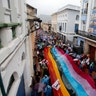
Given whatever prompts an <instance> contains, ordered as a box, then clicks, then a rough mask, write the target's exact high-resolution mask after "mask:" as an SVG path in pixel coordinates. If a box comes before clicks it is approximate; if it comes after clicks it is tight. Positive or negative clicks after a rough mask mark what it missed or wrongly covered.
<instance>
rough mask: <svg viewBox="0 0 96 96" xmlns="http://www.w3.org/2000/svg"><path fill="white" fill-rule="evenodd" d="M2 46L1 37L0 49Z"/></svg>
mask: <svg viewBox="0 0 96 96" xmlns="http://www.w3.org/2000/svg"><path fill="white" fill-rule="evenodd" d="M2 47H3V46H2V43H1V39H0V49H1V48H2Z"/></svg>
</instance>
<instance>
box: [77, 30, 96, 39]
mask: <svg viewBox="0 0 96 96" xmlns="http://www.w3.org/2000/svg"><path fill="white" fill-rule="evenodd" d="M77 34H78V35H80V36H83V37H86V38H88V39H92V40H95V41H96V32H92V33H91V32H85V31H81V30H79V31H78V33H77Z"/></svg>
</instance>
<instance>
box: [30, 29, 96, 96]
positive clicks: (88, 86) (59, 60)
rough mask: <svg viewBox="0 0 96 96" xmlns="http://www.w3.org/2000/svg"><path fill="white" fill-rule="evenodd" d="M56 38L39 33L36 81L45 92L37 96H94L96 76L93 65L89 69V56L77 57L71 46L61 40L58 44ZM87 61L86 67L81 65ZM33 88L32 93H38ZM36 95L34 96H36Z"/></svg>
mask: <svg viewBox="0 0 96 96" xmlns="http://www.w3.org/2000/svg"><path fill="white" fill-rule="evenodd" d="M55 38H56V36H53V35H52V33H48V32H44V31H43V30H38V31H37V39H36V53H37V58H38V59H34V60H35V61H36V62H37V64H36V65H34V66H35V67H34V71H35V81H36V80H37V81H38V79H36V78H38V77H39V78H40V80H39V83H41V84H43V85H40V86H39V85H38V86H39V87H40V88H41V89H42V90H41V91H40V92H37V94H39V95H40V96H95V94H96V91H94V89H96V79H95V78H94V77H95V76H96V73H95V71H94V65H93V63H92V64H90V65H87V63H88V62H87V60H88V56H89V55H87V56H84V54H77V53H76V52H74V51H73V48H72V47H71V46H70V44H64V43H63V41H62V39H60V38H59V39H56V40H55ZM85 58H86V59H85ZM84 60H86V61H85V62H86V63H82V62H83V61H84ZM95 67H96V66H95ZM86 81H87V82H86ZM35 83H36V82H35ZM36 84H37V83H36ZM34 86H36V85H34ZM34 86H33V87H32V88H33V90H35V89H34ZM39 87H38V88H39ZM48 88H49V89H48ZM38 90H39V89H38ZM35 91H36V90H35ZM35 91H34V92H35ZM34 92H33V95H31V96H35V95H34ZM39 95H36V96H39Z"/></svg>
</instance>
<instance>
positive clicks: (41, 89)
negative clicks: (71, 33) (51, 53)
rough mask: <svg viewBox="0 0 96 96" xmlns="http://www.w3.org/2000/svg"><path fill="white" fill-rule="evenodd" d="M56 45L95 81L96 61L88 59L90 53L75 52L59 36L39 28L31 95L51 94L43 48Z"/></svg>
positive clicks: (48, 95)
mask: <svg viewBox="0 0 96 96" xmlns="http://www.w3.org/2000/svg"><path fill="white" fill-rule="evenodd" d="M49 45H51V46H58V47H60V48H61V49H62V50H63V51H64V52H65V53H66V54H69V55H70V56H71V57H72V58H73V61H74V63H75V64H76V65H77V66H78V67H79V68H80V69H81V70H82V71H84V72H86V73H87V74H89V75H90V76H92V78H93V79H94V80H95V82H96V68H95V67H96V66H95V65H96V62H94V61H93V60H91V59H90V54H87V55H85V54H77V53H75V52H74V51H73V46H72V45H70V44H65V43H64V42H63V41H62V40H61V39H60V38H58V37H56V36H54V35H52V34H51V35H50V33H47V32H44V31H43V30H41V32H40V34H39V33H38V34H37V38H36V47H35V52H36V54H35V56H34V61H35V62H34V77H32V84H31V86H30V87H31V88H32V94H31V96H53V92H52V87H51V82H50V75H49V72H48V67H47V61H46V60H45V59H44V54H43V50H44V47H46V46H49Z"/></svg>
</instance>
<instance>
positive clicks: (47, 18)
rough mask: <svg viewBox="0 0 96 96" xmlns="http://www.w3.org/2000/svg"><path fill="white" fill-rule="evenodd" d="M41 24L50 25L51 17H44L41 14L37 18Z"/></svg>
mask: <svg viewBox="0 0 96 96" xmlns="http://www.w3.org/2000/svg"><path fill="white" fill-rule="evenodd" d="M38 17H39V18H40V19H41V20H42V22H44V23H51V16H50V15H44V14H41V15H39V16H38Z"/></svg>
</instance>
